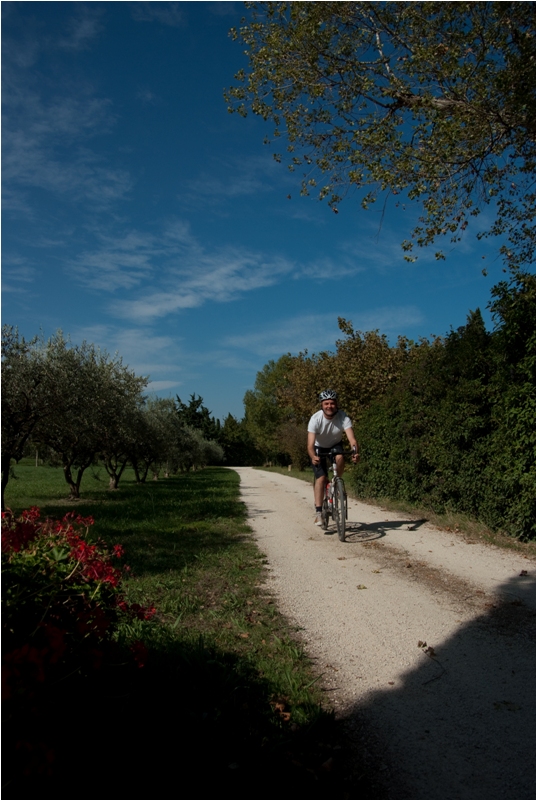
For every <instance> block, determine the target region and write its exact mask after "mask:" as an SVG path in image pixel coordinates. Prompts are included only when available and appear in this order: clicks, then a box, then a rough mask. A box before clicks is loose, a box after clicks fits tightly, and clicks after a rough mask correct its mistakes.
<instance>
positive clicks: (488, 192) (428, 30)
mask: <svg viewBox="0 0 536 800" xmlns="http://www.w3.org/2000/svg"><path fill="white" fill-rule="evenodd" d="M245 5H246V7H247V8H248V14H247V17H246V18H245V19H243V20H242V24H241V26H240V27H239V28H235V29H233V30H232V31H231V34H232V36H233V37H234V38H235V39H236V40H239V41H240V42H241V43H242V45H243V46H244V47H245V51H244V52H245V54H246V56H247V58H248V65H247V67H246V68H244V69H242V70H241V71H240V72H239V73H238V74H237V75H236V76H235V78H236V81H237V83H236V84H235V85H234V86H233V87H231V88H230V89H228V90H227V91H226V94H225V96H226V99H227V101H228V104H229V110H230V111H236V112H238V113H240V114H242V115H243V116H245V115H246V114H247V112H248V111H252V112H253V113H254V114H258V115H260V116H261V117H263V118H264V119H265V120H269V121H271V123H272V124H273V136H272V137H271V138H272V139H275V140H277V139H278V138H279V137H283V138H284V139H286V145H287V146H286V150H287V154H286V156H283V155H282V153H281V152H278V153H274V156H275V158H276V160H278V161H283V160H286V161H287V162H288V166H289V169H291V170H293V171H294V170H296V171H299V172H300V174H301V189H302V193H303V194H309V192H311V191H317V192H318V195H319V197H320V198H324V197H326V198H328V202H329V203H330V204H331V206H332V207H333V209H334V210H335V211H336V210H337V204H338V203H339V202H340V201H341V199H342V197H343V195H344V194H345V193H346V192H347V190H348V189H349V188H350V187H355V188H357V189H358V190H360V191H361V195H362V198H361V199H362V204H363V206H364V207H367V206H368V205H370V204H371V203H372V202H374V201H375V200H376V198H377V196H378V194H379V193H380V192H386V193H388V194H391V195H397V196H398V197H397V200H399V199H400V197H405V196H406V195H408V196H409V198H410V199H411V200H418V201H420V203H421V208H422V216H421V217H420V221H419V223H418V225H417V226H416V228H415V229H414V230H413V232H412V235H411V238H410V239H408V240H406V241H405V242H404V243H403V247H404V248H405V250H406V251H407V252H408V255H407V256H406V257H407V258H408V259H412V258H413V256H412V255H411V251H412V248H413V245H414V243H417V244H418V245H428V244H431V243H432V242H434V241H435V240H436V239H437V238H438V237H440V236H441V235H445V234H447V235H450V236H451V238H452V239H453V240H456V239H457V238H459V236H460V234H461V231H463V230H464V229H465V227H466V226H467V224H468V221H469V219H470V217H471V216H477V215H478V214H479V213H480V212H481V211H482V210H483V209H484V208H485V207H486V206H489V209H490V211H491V215H487V216H490V217H491V219H492V222H491V225H490V226H489V227H487V228H486V229H485V230H483V231H482V233H481V235H489V234H491V235H495V234H501V235H504V236H506V239H507V242H508V243H507V244H506V245H504V246H503V247H502V252H503V255H504V256H505V257H506V260H507V263H509V264H510V265H513V266H515V265H520V264H521V265H522V264H527V263H530V262H531V261H532V259H533V255H534V246H535V243H536V234H535V231H534V225H533V219H534V214H535V210H536V208H535V205H536V192H535V188H534V168H535V160H536V37H535V36H534V19H535V12H536V8H535V5H536V4H535V3H534V2H479V3H475V2H441V3H437V2H436V3H432V2H408V1H406V0H403V1H402V2H385V3H378V2H325V3H300V2H261V3H246V4H245ZM265 141H266V142H270V138H267V139H266V140H265ZM437 256H438V257H442V253H441V252H438V253H437Z"/></svg>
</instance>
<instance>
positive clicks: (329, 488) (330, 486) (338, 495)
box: [318, 449, 353, 542]
mask: <svg viewBox="0 0 536 800" xmlns="http://www.w3.org/2000/svg"><path fill="white" fill-rule="evenodd" d="M318 455H319V456H320V457H321V458H329V460H330V462H331V463H330V466H329V467H328V472H329V470H330V469H331V470H332V472H333V477H332V479H331V481H330V480H329V475H328V476H327V480H326V484H325V486H324V501H323V503H322V527H323V529H324V530H327V528H328V525H329V517H330V516H331V517H332V518H333V519H334V520H335V522H336V524H337V533H338V534H339V539H340V540H341V542H344V540H345V532H346V520H347V518H348V505H347V502H346V489H345V486H344V481H343V479H342V478H341V477H340V476H339V475H338V473H337V460H336V456H337V455H343V456H348V455H353V451H349V452H348V451H343V452H342V453H340V451H338V450H334V449H330V450H327V451H326V452H321V450H320V449H319V451H318Z"/></svg>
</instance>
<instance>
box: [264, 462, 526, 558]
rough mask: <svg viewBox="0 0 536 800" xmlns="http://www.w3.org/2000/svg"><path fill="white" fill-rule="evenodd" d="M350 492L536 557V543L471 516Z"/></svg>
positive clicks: (284, 471)
mask: <svg viewBox="0 0 536 800" xmlns="http://www.w3.org/2000/svg"><path fill="white" fill-rule="evenodd" d="M256 469H262V470H264V471H266V472H277V473H279V474H280V475H288V476H290V477H291V478H298V479H299V480H303V481H307V482H308V483H312V482H313V471H312V470H311V469H307V470H294V469H293V470H291V471H290V472H289V471H288V468H287V467H256ZM346 490H347V492H348V494H349V495H350V497H353V498H354V500H359V501H360V502H361V503H366V504H367V505H374V506H380V507H381V508H384V509H386V510H387V511H397V512H400V513H403V514H411V515H412V516H414V517H416V518H419V519H426V521H427V522H429V523H430V524H431V525H435V526H436V527H437V528H440V529H441V530H446V531H449V532H452V533H455V534H458V535H462V536H464V537H465V538H466V539H468V540H469V541H473V542H474V541H480V542H487V543H488V544H493V545H495V546H496V547H501V548H503V549H506V550H515V551H517V552H520V553H523V554H525V555H531V556H536V542H520V541H519V540H517V539H513V538H512V537H511V536H508V535H507V534H505V533H501V532H500V531H492V530H490V528H488V527H487V525H485V524H484V523H483V522H479V521H478V520H476V519H474V518H473V517H470V516H469V515H468V514H460V513H457V512H454V511H447V512H445V513H444V514H438V513H436V512H435V511H433V510H432V509H430V508H425V507H423V506H419V505H416V504H415V503H409V502H407V501H404V500H392V499H391V498H389V497H366V498H365V497H359V496H358V495H357V494H356V493H355V492H354V491H353V490H352V487H351V485H349V482H347V483H346ZM311 502H312V496H311Z"/></svg>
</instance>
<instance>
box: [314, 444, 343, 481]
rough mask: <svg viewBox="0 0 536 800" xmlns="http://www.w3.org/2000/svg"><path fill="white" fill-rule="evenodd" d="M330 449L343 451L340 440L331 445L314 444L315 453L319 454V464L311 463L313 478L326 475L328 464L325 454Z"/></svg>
mask: <svg viewBox="0 0 536 800" xmlns="http://www.w3.org/2000/svg"><path fill="white" fill-rule="evenodd" d="M330 450H335V451H336V452H337V453H342V452H343V446H342V441H341V442H337V444H334V445H333V447H317V446H316V445H315V453H316V454H317V456H320V464H312V467H313V473H314V476H315V478H327V477H328V466H330V465H329V464H328V459H327V456H328V454H329V451H330ZM311 463H312V462H311Z"/></svg>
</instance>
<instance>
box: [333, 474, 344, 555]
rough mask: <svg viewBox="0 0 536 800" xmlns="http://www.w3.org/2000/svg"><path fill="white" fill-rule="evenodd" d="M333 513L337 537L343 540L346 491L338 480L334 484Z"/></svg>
mask: <svg viewBox="0 0 536 800" xmlns="http://www.w3.org/2000/svg"><path fill="white" fill-rule="evenodd" d="M333 514H334V516H335V522H336V523H337V533H338V534H339V539H340V540H341V542H344V539H345V534H346V516H347V512H346V492H345V491H344V483H343V481H342V480H338V481H337V483H336V485H335V493H334V498H333Z"/></svg>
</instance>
